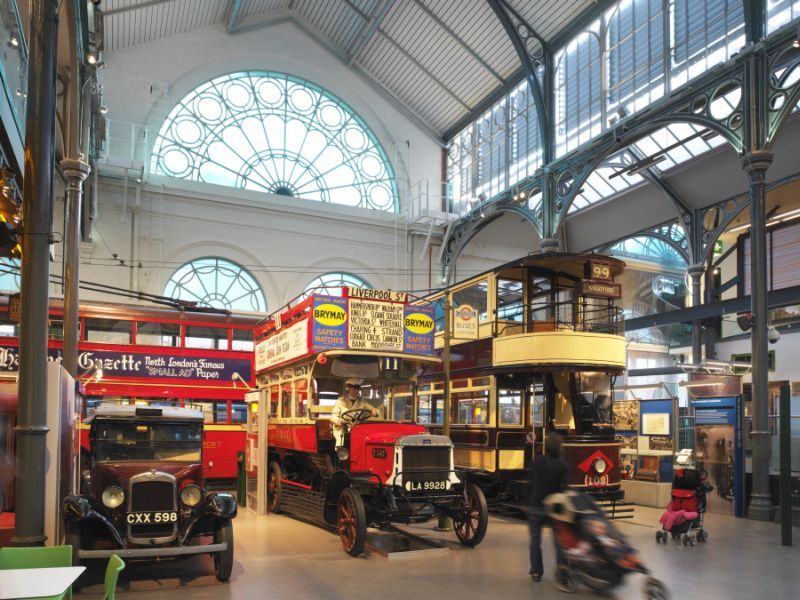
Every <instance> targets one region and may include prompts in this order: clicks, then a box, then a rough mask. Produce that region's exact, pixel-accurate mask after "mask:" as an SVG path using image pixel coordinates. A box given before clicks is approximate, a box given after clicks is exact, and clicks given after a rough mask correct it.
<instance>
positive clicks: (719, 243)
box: [714, 240, 723, 254]
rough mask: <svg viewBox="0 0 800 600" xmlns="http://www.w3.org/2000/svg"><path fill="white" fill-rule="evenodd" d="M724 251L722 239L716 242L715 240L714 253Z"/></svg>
mask: <svg viewBox="0 0 800 600" xmlns="http://www.w3.org/2000/svg"><path fill="white" fill-rule="evenodd" d="M722 252H723V248H722V240H717V241H716V242H714V254H722Z"/></svg>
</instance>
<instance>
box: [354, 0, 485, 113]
mask: <svg viewBox="0 0 800 600" xmlns="http://www.w3.org/2000/svg"><path fill="white" fill-rule="evenodd" d="M344 1H345V3H346V4H347V6H349V7H350V8H351V9H352V10H353V11H355V12H356V13H357V14H358V15H359V16H361V18H363V19H365V20H367V21H369V16H368V15H366V14H365V13H364V12H363V11H362V10H361V9H360V8H358V6H356V5H355V4H353V1H352V0H344ZM375 31H377V32H378V33H380V34H381V35H382V36H383V38H384V39H385V40H386V41H387V42H389V43H390V44H391V45H392V46H394V47H395V48H396V49H397V50H398V51H399V52H400V54H402V55H403V56H405V57H406V58H407V59H408V60H409V62H411V63H412V64H413V65H414V66H415V67H416V68H418V69H419V70H420V71H422V72H423V73H425V75H427V76H428V77H429V78H430V79H431V81H433V82H434V83H436V85H438V86H439V87H440V88H441V89H442V90H444V91H445V92H446V93H447V95H448V96H450V97H451V98H452V99H453V100H455V101H456V102H458V103H459V104H460V105H461V106H462V107H463V108H464V109H465V110H467V111H468V110H469V109H470V107H469V106H468V105H467V103H466V102H464V101H463V100H462V99H461V98H460V97H459V96H458V94H456V93H455V92H454V91H453V90H451V89H450V88H449V87H447V86H446V85H445V84H444V83H442V82H441V81H440V79H439V77H437V76H436V75H435V74H434V73H431V71H430V70H429V69H428V68H427V67H426V66H425V65H423V64H422V63H421V62H419V61H418V60H417V59H416V58H414V56H412V55H411V53H410V52H409V51H408V50H406V49H405V47H403V45H402V44H400V43H399V42H397V41H396V40H395V39H394V38H393V37H392V36H390V35H389V34H387V33H386V32H385V31H382V30H381V28H380V24H378V26H376V28H375ZM347 64H348V66H350V65H351V60H350V57H348V63H347Z"/></svg>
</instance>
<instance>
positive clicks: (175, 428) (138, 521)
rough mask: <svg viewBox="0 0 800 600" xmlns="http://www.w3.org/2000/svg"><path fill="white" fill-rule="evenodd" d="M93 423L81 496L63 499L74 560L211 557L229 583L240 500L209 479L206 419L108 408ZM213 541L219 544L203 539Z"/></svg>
mask: <svg viewBox="0 0 800 600" xmlns="http://www.w3.org/2000/svg"><path fill="white" fill-rule="evenodd" d="M88 421H89V422H90V423H91V429H90V434H89V439H90V444H91V455H90V461H89V468H88V469H85V470H84V471H83V472H82V474H81V492H82V493H81V494H80V495H75V496H68V497H67V498H65V500H64V504H63V512H64V519H65V521H66V530H67V543H69V544H71V545H72V547H73V557H74V560H75V561H76V563H77V562H79V561H80V560H82V559H90V558H103V557H108V556H110V555H111V554H117V555H119V556H121V557H123V558H132V559H137V558H141V559H154V558H162V557H170V556H183V555H187V554H209V553H210V554H212V555H213V557H214V573H215V575H216V577H217V579H219V580H220V581H227V580H228V578H229V577H230V574H231V568H232V566H233V524H232V523H231V519H233V518H234V517H235V516H236V502H235V500H234V498H233V497H232V496H231V495H230V494H224V493H209V492H206V490H205V489H204V478H203V460H202V447H203V414H202V413H201V412H199V411H195V410H191V409H187V408H172V407H164V408H154V407H147V408H144V407H137V406H120V405H101V406H99V407H98V408H97V409H96V411H95V413H94V415H92V416H91V417H90V418H89V419H88ZM204 536H213V542H211V543H208V541H207V540H206V541H203V537H204Z"/></svg>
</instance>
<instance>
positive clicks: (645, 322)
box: [625, 285, 800, 331]
mask: <svg viewBox="0 0 800 600" xmlns="http://www.w3.org/2000/svg"><path fill="white" fill-rule="evenodd" d="M767 303H768V305H769V306H770V307H771V308H774V307H778V306H788V305H790V304H798V303H800V286H798V285H796V286H794V287H790V288H783V289H780V290H774V291H771V292H769V293H768V294H767ZM749 310H750V296H741V297H739V298H731V299H730V300H721V301H719V302H709V303H707V304H701V305H700V306H692V307H691V308H681V309H678V310H670V311H667V312H664V313H658V314H654V315H647V316H644V317H636V318H634V319H628V320H626V321H625V331H635V330H637V329H646V328H648V327H660V326H662V325H671V324H672V323H690V322H692V321H696V320H701V319H707V318H709V317H718V316H720V315H727V314H731V313H739V312H746V311H749Z"/></svg>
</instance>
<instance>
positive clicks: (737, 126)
mask: <svg viewBox="0 0 800 600" xmlns="http://www.w3.org/2000/svg"><path fill="white" fill-rule="evenodd" d="M487 2H489V3H490V4H491V5H492V6H493V8H495V7H496V10H495V12H497V9H500V12H499V14H498V17H500V18H501V21H502V20H503V19H504V18H505V24H506V26H507V30H508V25H509V24H512V25H513V24H514V21H512V17H511V16H509V14H510V13H508V12H507V11H506V10H504V7H507V4H506V0H487ZM522 29H523V30H525V27H524V26H522ZM530 35H531V36H532V35H533V34H532V33H531V34H530ZM513 39H516V40H517V42H516V44H515V47H516V48H517V49H518V53H521V60H523V59H524V58H525V56H526V50H525V48H524V45H523V42H522V39H521V38H520V37H519V36H516V34H514V35H512V40H513ZM796 39H797V24H796V23H794V24H791V25H790V26H787V27H784V28H783V29H781V30H779V31H777V32H775V33H773V34H771V35H770V36H769V38H767V39H766V40H764V41H763V42H760V43H758V44H754V45H749V46H747V47H745V48H744V49H743V50H742V51H741V52H740V53H739V54H737V55H736V56H734V57H733V58H731V59H730V60H728V61H727V62H725V63H723V64H720V65H717V66H716V67H714V68H712V69H710V70H709V71H708V72H706V73H704V74H702V75H700V76H698V77H695V78H694V79H693V80H692V81H691V82H690V83H689V84H687V85H684V86H683V87H681V88H679V89H677V90H676V91H675V92H674V93H672V94H670V95H668V96H664V97H662V98H661V99H659V100H657V101H655V102H653V103H652V104H650V105H649V106H648V107H647V108H645V109H642V110H641V111H639V112H636V113H634V114H632V115H630V116H627V117H624V118H622V119H621V120H620V121H618V122H617V123H616V124H615V126H614V127H612V128H609V129H608V130H606V131H604V132H603V133H601V134H600V135H598V136H597V137H595V138H594V139H592V140H591V141H589V142H587V143H586V144H584V145H583V146H581V147H579V148H577V149H576V150H574V151H572V152H570V153H569V154H566V155H565V156H562V157H560V158H558V159H555V160H552V161H547V160H545V161H544V162H545V164H544V166H543V168H542V169H541V171H540V173H538V174H537V176H536V177H529V178H527V179H524V180H522V181H521V182H519V183H517V184H515V185H516V186H528V187H532V186H533V185H538V186H540V189H542V191H543V198H542V210H541V211H537V214H536V215H535V218H536V220H537V222H538V223H539V225H540V227H541V228H542V229H541V231H542V237H543V238H550V237H555V236H556V235H557V233H558V230H559V228H560V227H561V226H562V224H563V222H564V220H565V219H566V214H567V211H568V210H569V207H570V205H571V204H572V202H573V201H574V199H575V197H576V196H577V195H578V194H579V193H580V191H581V187H582V185H583V184H584V182H585V181H586V179H587V178H588V177H589V175H591V173H592V172H593V171H594V170H595V169H596V168H597V167H598V165H600V164H601V163H602V162H603V161H604V160H605V159H606V157H608V156H612V155H614V154H615V153H617V152H619V151H620V150H622V149H624V148H626V147H628V146H629V145H630V144H632V143H633V142H635V141H636V140H638V139H640V138H642V137H644V136H646V135H648V134H650V133H653V132H654V131H656V130H658V129H660V128H661V127H665V126H667V125H670V124H675V123H690V124H693V125H696V126H699V127H702V128H705V129H709V130H712V131H714V132H716V133H717V134H718V135H721V136H722V137H723V138H724V139H725V140H726V141H727V142H728V143H729V144H730V145H731V147H732V148H733V149H734V150H735V151H736V152H737V153H738V154H739V155H740V156H742V155H745V154H748V153H749V152H753V151H755V150H760V149H767V150H768V149H769V148H770V146H771V145H772V144H773V143H774V140H775V138H776V135H777V133H778V131H779V130H780V128H781V127H782V126H783V125H784V123H785V122H786V120H787V119H788V117H789V115H790V114H791V113H792V110H793V109H794V107H795V106H796V105H797V104H798V102H800V77H797V74H798V73H799V72H800V49H798V48H795V47H794V43H793V42H794V41H795V40H796ZM523 62H525V60H523ZM527 64H528V65H529V67H528V70H527V71H526V74H528V73H531V72H532V69H533V63H532V62H531V61H527ZM529 79H530V77H529ZM532 79H533V81H536V82H538V79H537V78H536V77H535V76H534V77H533V78H532ZM545 81H548V80H547V72H546V73H545ZM540 91H541V90H540ZM538 111H539V106H538V105H537V112H538ZM547 131H548V133H547V134H546V136H547V137H548V138H552V135H553V134H552V131H551V130H550V129H548V130H547ZM546 148H547V146H546V145H544V146H543V149H546ZM654 183H656V185H659V184H658V183H657V182H655V181H654ZM660 187H661V189H662V190H664V191H665V192H666V188H665V187H664V186H660ZM667 187H668V186H667ZM505 197H507V196H506V194H505V193H503V194H498V195H497V196H495V197H494V198H492V199H490V200H488V201H486V202H484V203H482V204H483V206H484V210H485V211H486V210H490V207H491V205H492V204H494V203H500V202H501V201H502V200H503V199H504V198H505ZM746 205H747V200H746V197H745V198H739V197H737V198H733V199H730V200H726V201H723V202H720V203H718V204H716V205H714V206H711V207H707V208H704V209H701V210H699V211H692V212H689V211H686V212H683V211H681V212H682V218H683V221H684V226H685V227H686V228H687V231H688V233H689V238H690V248H691V252H690V256H691V257H692V262H693V263H694V264H702V261H703V260H705V259H706V258H707V257H708V255H709V253H710V252H711V249H712V248H713V244H714V241H715V240H716V239H717V238H718V236H719V234H720V233H722V231H724V229H725V228H726V227H727V226H728V225H729V224H730V222H731V221H732V220H733V218H735V216H736V215H737V214H738V213H739V212H740V211H741V210H742V208H744V207H745V206H746ZM710 213H711V214H710ZM695 222H696V223H697V226H695V225H694V223H695ZM457 229H458V223H456V226H455V227H454V230H457ZM456 255H457V253H456Z"/></svg>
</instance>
